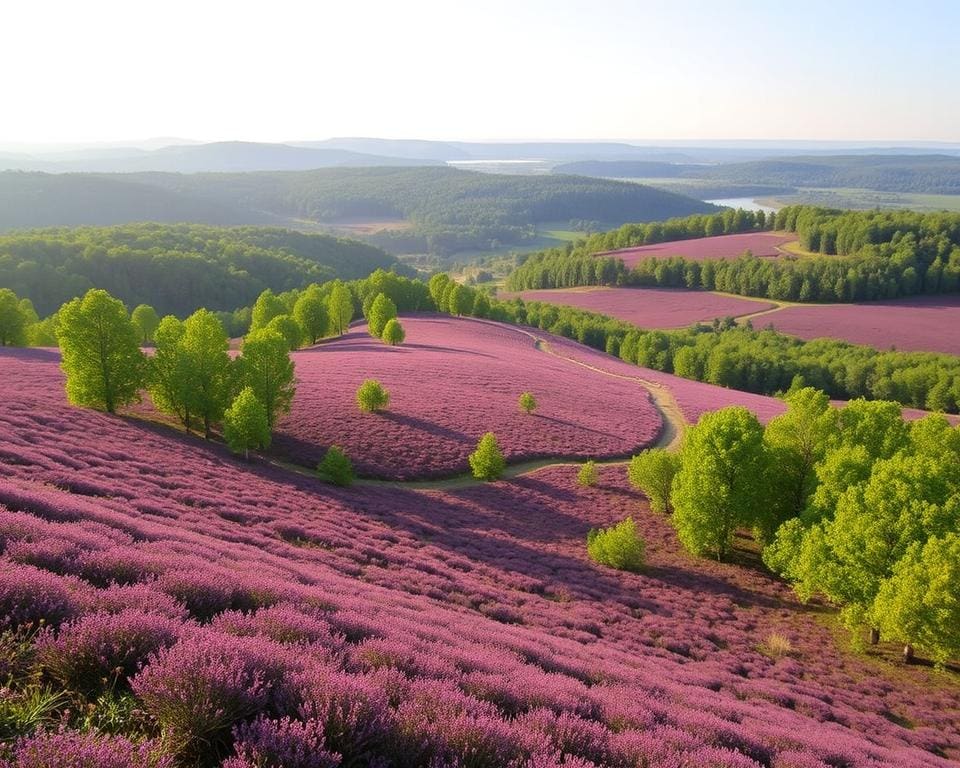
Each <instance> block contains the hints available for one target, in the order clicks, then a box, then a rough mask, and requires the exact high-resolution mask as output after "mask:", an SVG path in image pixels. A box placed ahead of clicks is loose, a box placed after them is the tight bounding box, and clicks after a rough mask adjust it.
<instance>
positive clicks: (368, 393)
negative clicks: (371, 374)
mask: <svg viewBox="0 0 960 768" xmlns="http://www.w3.org/2000/svg"><path fill="white" fill-rule="evenodd" d="M389 404H390V393H389V392H387V390H386V389H384V388H383V384H381V383H380V382H379V381H377V380H376V379H367V380H366V381H364V382H363V384H361V385H360V387H359V389H357V405H358V406H359V407H360V410H361V411H365V412H366V413H376V412H377V411H382V410H383V409H384V408H386V407H387V406H388V405H389Z"/></svg>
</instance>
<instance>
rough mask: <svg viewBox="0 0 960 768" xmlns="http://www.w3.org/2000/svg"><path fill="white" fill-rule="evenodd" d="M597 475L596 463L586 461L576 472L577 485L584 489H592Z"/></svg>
mask: <svg viewBox="0 0 960 768" xmlns="http://www.w3.org/2000/svg"><path fill="white" fill-rule="evenodd" d="M598 475H599V473H598V472H597V462H595V461H588V462H586V463H584V464H583V465H582V466H581V467H580V471H579V472H577V484H578V485H582V486H583V487H584V488H592V487H593V486H595V485H596V484H597V480H598Z"/></svg>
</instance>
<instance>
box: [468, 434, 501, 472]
mask: <svg viewBox="0 0 960 768" xmlns="http://www.w3.org/2000/svg"><path fill="white" fill-rule="evenodd" d="M506 467H507V462H506V461H505V460H504V458H503V453H501V451H500V446H499V445H497V438H496V435H494V434H493V432H487V433H486V434H485V435H484V436H483V437H481V438H480V442H478V443H477V449H476V450H475V451H474V452H473V453H471V454H470V469H471V470H472V471H473V476H474V477H475V478H477V480H496V479H497V478H498V477H500V475H502V474H503V470H504V469H506Z"/></svg>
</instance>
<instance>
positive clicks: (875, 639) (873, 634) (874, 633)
mask: <svg viewBox="0 0 960 768" xmlns="http://www.w3.org/2000/svg"><path fill="white" fill-rule="evenodd" d="M879 642H880V630H879V629H877V628H876V627H870V645H876V644H877V643H879Z"/></svg>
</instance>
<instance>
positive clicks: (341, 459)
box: [317, 445, 353, 486]
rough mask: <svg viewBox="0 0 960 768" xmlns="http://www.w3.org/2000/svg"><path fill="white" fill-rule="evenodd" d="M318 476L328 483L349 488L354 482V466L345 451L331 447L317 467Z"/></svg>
mask: <svg viewBox="0 0 960 768" xmlns="http://www.w3.org/2000/svg"><path fill="white" fill-rule="evenodd" d="M317 474H318V475H319V476H320V479H321V480H323V481H325V482H327V483H331V484H333V485H339V486H348V485H350V484H351V483H352V482H353V464H352V463H351V461H350V457H349V456H347V454H345V453H344V452H343V449H341V448H340V447H339V446H336V445H331V446H330V447H329V448H328V449H327V452H326V454H324V456H323V460H322V461H321V462H320V463H319V464H318V465H317Z"/></svg>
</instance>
